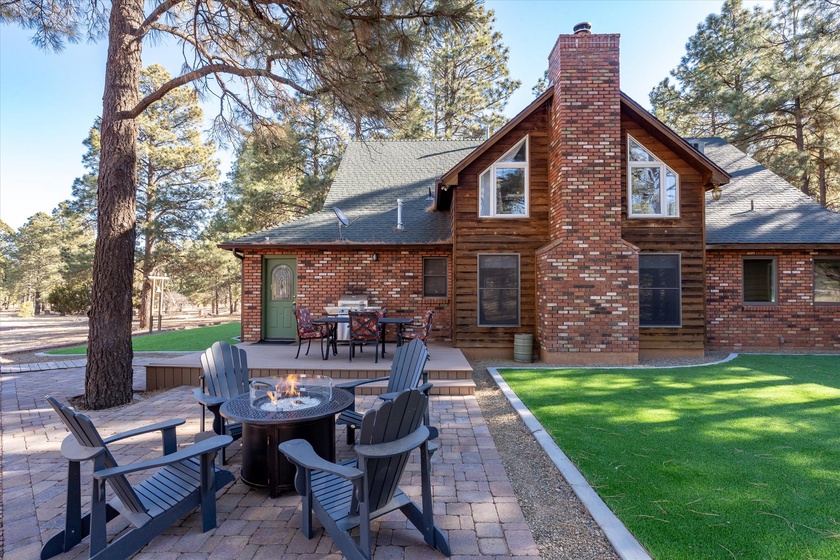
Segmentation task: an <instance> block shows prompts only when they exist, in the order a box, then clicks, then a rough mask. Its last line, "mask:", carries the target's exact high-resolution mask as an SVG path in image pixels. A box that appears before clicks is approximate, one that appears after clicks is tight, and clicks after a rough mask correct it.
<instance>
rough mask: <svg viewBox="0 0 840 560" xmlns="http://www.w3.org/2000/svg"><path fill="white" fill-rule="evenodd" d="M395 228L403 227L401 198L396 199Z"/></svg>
mask: <svg viewBox="0 0 840 560" xmlns="http://www.w3.org/2000/svg"><path fill="white" fill-rule="evenodd" d="M397 229H405V228H404V227H403V224H402V199H401V198H398V199H397Z"/></svg>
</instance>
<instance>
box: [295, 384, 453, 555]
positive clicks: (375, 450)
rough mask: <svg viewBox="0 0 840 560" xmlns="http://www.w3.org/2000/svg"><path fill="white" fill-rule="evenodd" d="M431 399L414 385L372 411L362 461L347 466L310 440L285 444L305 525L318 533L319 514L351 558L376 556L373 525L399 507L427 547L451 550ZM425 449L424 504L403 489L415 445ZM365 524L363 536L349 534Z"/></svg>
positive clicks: (359, 448) (362, 438) (359, 449)
mask: <svg viewBox="0 0 840 560" xmlns="http://www.w3.org/2000/svg"><path fill="white" fill-rule="evenodd" d="M428 403H429V397H428V396H426V395H425V394H423V393H422V392H420V391H418V390H417V389H412V390H408V391H403V392H402V393H400V394H399V395H397V397H396V398H395V399H394V400H393V401H388V402H385V403H383V405H382V406H381V407H379V408H378V409H376V410H369V411H367V412H366V413H365V416H364V420H363V421H362V427H361V430H360V434H359V443H358V445H356V447H355V451H356V458H355V459H350V460H349V461H344V462H342V463H341V464H336V463H332V462H330V461H327V460H325V459H322V458H321V457H320V456H319V455H318V454H317V453H315V451H314V450H313V449H312V446H311V445H310V444H309V442H307V441H306V440H302V439H294V440H291V441H287V442H285V443H281V444H280V451H281V452H282V453H284V454H285V455H286V457H288V459H289V461H291V462H292V463H294V464H295V465H296V466H297V473H296V475H295V489H296V490H297V491H298V493H299V494H300V495H301V496H302V499H301V501H302V504H303V515H302V529H303V533H304V535H306V537H307V538H312V534H313V533H312V512H313V510H314V511H315V514H316V515H317V516H318V519H319V520H320V522H321V524H322V525H323V526H324V529H325V530H326V531H327V533H328V534H329V535H330V536H331V537H332V539H333V540H334V541H335V543H336V545H337V546H338V548H339V550H341V553H342V554H344V556H345V557H346V558H347V559H348V560H370V558H371V557H372V546H371V545H372V541H371V536H372V535H371V527H370V522H371V520H372V519H375V518H377V517H379V516H381V515H384V514H386V513H389V512H391V511H394V510H397V509H399V510H400V511H401V512H402V513H403V514H404V515H405V516H406V517H407V518H408V520H409V521H410V522H411V524H412V525H414V526H415V527H416V528H417V530H419V531H420V533H421V534H422V535H423V539H424V540H425V541H426V544H427V545H428V546H430V547H431V548H434V549H437V550H439V551H440V552H442V553H443V554H445V555H446V556H449V555H450V550H449V542H448V541H447V538H446V535H444V533H443V531H441V530H440V529H439V528H438V527H437V526H436V525H435V524H434V516H433V513H432V484H431V464H430V461H431V455H432V453H434V451H435V445H434V444H433V443H430V442H429V441H428V440H429V436H430V431H429V428H428V427H427V426H425V425H424V417H425V415H426V409H427V407H428ZM417 448H419V449H420V480H421V495H422V509H421V508H420V507H418V506H417V505H416V504H415V503H414V502H412V501H411V499H409V497H408V496H407V495H406V494H405V493H404V492H403V491H402V490H401V489H400V488H399V486H398V484H399V481H400V477H401V476H402V474H403V472H404V471H405V467H406V465H407V464H408V458H409V455H410V454H411V452H412V451H413V450H415V449H417ZM356 527H358V528H359V538H358V541H357V540H356V539H355V538H353V537H352V536H351V535H350V531H351V530H353V529H355V528H356Z"/></svg>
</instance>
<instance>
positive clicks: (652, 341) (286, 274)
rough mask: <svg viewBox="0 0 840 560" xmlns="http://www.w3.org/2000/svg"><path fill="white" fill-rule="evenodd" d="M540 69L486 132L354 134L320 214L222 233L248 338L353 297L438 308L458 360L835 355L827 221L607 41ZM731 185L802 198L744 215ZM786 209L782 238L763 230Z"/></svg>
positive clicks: (556, 57)
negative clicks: (791, 226) (637, 91)
mask: <svg viewBox="0 0 840 560" xmlns="http://www.w3.org/2000/svg"><path fill="white" fill-rule="evenodd" d="M549 76H550V81H551V85H550V87H549V89H548V90H547V91H546V92H545V93H543V94H542V95H541V96H539V97H538V98H537V99H536V100H535V101H534V102H533V103H531V105H529V106H528V107H526V108H525V109H524V110H523V111H522V112H520V113H519V114H518V115H517V116H516V117H514V118H513V119H512V120H511V121H509V122H508V123H507V124H506V125H505V126H504V127H503V128H501V129H500V130H499V131H497V132H496V133H495V134H493V136H492V137H490V138H489V139H487V140H486V141H484V142H477V141H377V142H367V143H362V142H353V143H351V144H350V145H349V146H348V147H347V150H346V152H345V155H344V157H343V160H342V162H341V165H340V167H339V170H338V172H337V174H336V178H335V181H334V183H333V185H332V188H331V190H330V193H329V195H328V197H327V200H326V203H325V206H324V210H322V211H320V212H318V213H315V214H313V215H310V216H306V217H305V218H302V219H299V220H296V221H293V222H290V223H287V224H283V225H281V226H279V227H277V228H273V229H270V230H267V231H261V232H257V233H254V234H251V235H247V236H245V237H242V238H239V239H234V240H231V241H228V242H226V243H224V244H222V245H220V247H222V248H225V249H229V250H232V251H234V253H235V254H236V255H237V256H239V257H240V258H241V259H242V261H243V308H242V309H243V311H242V328H243V341H245V342H253V341H258V340H264V339H292V338H294V336H295V323H294V318H293V316H292V313H291V309H292V307H293V306H294V305H301V306H306V307H309V308H310V309H311V310H313V311H314V312H316V313H317V312H319V311H321V310H322V309H323V308H324V307H327V306H334V305H335V304H336V302H337V301H338V300H339V299H340V298H341V297H342V295H343V294H357V295H360V296H363V297H364V298H365V299H366V300H367V301H368V302H369V304H370V305H377V306H382V307H386V308H387V309H388V311H389V313H394V314H399V315H406V314H408V315H412V316H415V317H417V319H418V320H419V319H420V318H421V317H422V316H423V314H424V312H425V311H426V310H427V309H434V310H435V311H436V314H435V325H434V330H433V333H432V338H433V339H436V340H445V341H451V343H452V344H453V345H454V346H455V347H458V348H460V349H461V350H462V351H463V352H464V353H465V354H466V355H468V356H470V357H509V356H510V355H511V353H512V350H513V345H514V335H515V334H517V333H530V334H533V335H534V337H535V341H536V344H537V346H538V350H539V356H540V359H541V360H542V361H544V362H546V363H570V364H571V363H574V364H587V363H612V364H634V363H637V361H638V359H639V357H640V356H644V355H680V356H691V355H702V354H703V352H704V351H705V349H706V348H707V347H710V346H713V347H729V348H747V347H750V348H752V347H763V348H768V347H773V348H776V347H778V346H779V344H780V342H779V340H780V339H782V340H786V342H782V343H781V344H788V345H791V344H792V345H795V346H804V347H819V348H824V349H833V350H840V215H838V214H835V213H832V212H829V211H827V210H824V209H822V208H820V207H819V205H817V204H816V203H813V202H811V201H807V200H805V199H804V198H806V197H804V195H796V194H795V193H796V192H798V191H796V189H794V188H793V187H792V186H790V185H789V184H787V183H785V182H784V181H782V180H781V179H779V178H778V177H777V176H775V175H774V174H772V173H771V172H769V171H768V170H766V169H764V168H763V167H761V166H760V165H758V164H757V163H755V162H754V161H753V160H751V159H750V158H748V157H747V156H746V155H745V154H743V153H742V152H740V151H739V150H737V149H736V148H734V147H733V146H731V145H729V144H727V143H726V142H724V141H722V140H719V139H708V140H686V139H683V138H681V137H680V136H678V135H677V134H676V133H674V131H672V130H671V129H669V128H668V127H667V126H665V125H664V124H662V123H661V122H659V121H658V120H657V119H656V118H655V117H653V116H652V115H651V114H650V113H648V112H647V111H646V110H645V109H644V108H642V107H641V106H640V105H639V104H637V103H636V102H634V101H633V100H632V99H630V98H629V97H627V96H626V95H624V94H623V93H622V92H621V91H620V89H619V36H618V35H614V34H606V35H598V34H591V33H590V32H589V28H588V25H581V26H578V27H576V29H575V33H574V34H571V35H561V36H560V37H559V38H558V40H557V43H556V45H555V47H554V49H553V50H552V52H551V54H550V56H549ZM750 162H752V163H750ZM779 182H781V183H779ZM721 185H726V187H725V188H724V189H723V192H724V193H725V194H724V195H723V197H721V198H720V200H716V199H717V195H719V194H720V193H721V189H720V187H721ZM739 190H743V192H747V193H748V197H747V198H748V199H750V200H753V206H755V204H756V203H758V205H759V207H762V204H763V205H764V206H763V207H764V208H768V207H769V206H770V205H773V204H778V203H780V202H781V201H787V200H793V199H795V200H796V202H797V204H796V206H795V208H794V211H793V215H788V214H787V212H788V210H789V209H790V208H788V207H776V208H774V209H773V212H772V215H766V214H762V216H759V215H758V213H756V214H755V215H753V216H747V217H746V218H744V217H743V216H740V215H736V214H737V212H735V211H734V210H736V209H739V208H740V206H738V205H742V204H743V203H744V197H742V196H741V195H739V192H738V191H739ZM777 191H778V193H777ZM791 191H792V192H791ZM763 193H764V194H767V193H769V194H770V195H772V196H768V197H767V198H762V195H763ZM779 193H781V194H779ZM785 197H787V198H785ZM333 208H338V209H340V210H341V212H339V213H338V214H337V213H336V212H335V211H334V210H333ZM707 212H708V215H707ZM338 216H341V217H342V218H343V217H345V216H346V218H347V220H346V222H347V224H346V225H345V224H344V223H341V222H340V221H339V220H338ZM815 216H816V217H817V219H814V217H815ZM787 219H789V220H790V221H794V220H796V221H798V222H799V226H798V229H797V230H796V234H795V235H787V236H785V235H784V234H782V235H781V236H773V235H770V234H769V233H768V228H769V229H773V228H776V227H778V226H780V225H782V224H783V223H785V220H787ZM815 224H816V225H815ZM710 232H712V233H711V234H710ZM788 233H789V232H788ZM739 237H743V239H742V240H740V239H739ZM768 282H772V283H773V287H772V289H771V288H769V287H768V284H767V283H768ZM281 284H282V285H283V286H284V287H285V288H284V289H283V290H279V289H277V287H276V286H277V285H281ZM289 286H291V288H289ZM794 287H795V289H796V295H792V292H791V293H789V290H788V288H794ZM809 290H810V291H809ZM771 292H772V293H771ZM815 294H816V295H815ZM750 298H753V299H757V300H760V301H752V300H751V299H750ZM790 298H793V299H794V300H795V303H793V304H791V307H788V303H789V302H788V300H789V299H790ZM765 300H766V301H765ZM783 331H784V332H783ZM740 333H743V336H741V334H740Z"/></svg>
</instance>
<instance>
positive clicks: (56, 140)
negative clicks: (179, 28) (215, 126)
mask: <svg viewBox="0 0 840 560" xmlns="http://www.w3.org/2000/svg"><path fill="white" fill-rule="evenodd" d="M755 3H756V2H749V3H748V4H750V5H751V4H755ZM759 3H761V4H763V5H765V6H768V7H769V5H770V1H769V0H767V1H766V2H759ZM485 4H486V6H487V7H488V8H490V9H492V10H494V11H495V12H496V29H498V30H499V31H501V33H502V35H503V38H504V42H505V44H506V45H507V46H508V47H509V48H510V62H509V67H510V70H511V74H512V76H513V78H515V79H518V80H521V81H522V87H521V88H520V89H519V90H518V91H517V92H516V93H515V94H514V95H513V97H512V98H511V101H510V103H509V104H508V108H507V111H506V112H507V114H508V115H509V116H513V115H515V114H516V113H518V112H519V111H520V110H521V109H522V108H524V107H525V106H526V105H528V103H530V101H531V100H532V99H533V96H532V94H531V87H532V86H533V85H534V84H536V82H537V80H538V79H539V78H540V76H542V74H543V72H544V71H545V68H546V66H547V57H548V53H549V52H550V51H551V48H552V47H553V46H554V42H555V41H556V39H557V35H559V34H561V33H571V32H572V27H573V26H574V25H575V24H576V23H579V22H582V21H588V22H590V23H591V24H592V31H593V33H619V34H620V35H621V88H622V90H623V91H624V92H625V93H627V94H628V95H629V96H630V97H632V98H633V99H635V100H636V101H637V102H639V103H641V104H642V105H643V106H645V107H648V106H649V102H648V93H649V92H650V90H651V89H652V88H653V87H654V86H656V84H658V83H659V82H660V81H661V80H662V79H663V78H665V77H666V76H667V75H668V72H669V71H670V70H671V69H672V68H674V67H675V66H676V65H677V64H678V63H679V60H680V58H681V57H682V55H683V54H684V52H685V43H686V41H687V40H688V38H689V37H690V36H691V35H692V34H694V32H695V31H696V28H697V24H699V23H701V22H702V21H703V19H705V17H706V16H707V15H708V14H710V13H713V12H719V11H720V6H721V4H722V0H656V1H654V0H647V1H631V0H623V1H622V0H619V1H607V0H603V1H598V0H589V1H559V0H541V1H538V0H488V1H487V2H486V3H485ZM30 35H31V34H30V33H28V32H26V31H25V30H21V29H19V28H17V27H14V26H9V25H3V26H0V219H2V220H3V221H5V222H6V223H8V224H9V225H10V226H11V227H12V228H14V229H17V228H18V227H20V226H21V225H22V224H23V223H24V222H25V221H26V220H27V219H28V218H29V217H30V216H31V215H33V214H35V213H36V212H47V213H49V212H51V211H52V209H53V208H55V207H56V205H58V203H59V202H61V201H62V200H66V199H68V198H69V197H70V191H71V185H72V184H73V180H74V179H75V178H76V177H80V176H81V175H83V174H84V168H83V167H82V164H81V159H82V155H83V153H84V147H83V146H82V141H83V140H84V139H85V138H86V137H87V134H88V130H89V129H90V126H91V124H92V123H93V121H94V118H95V117H96V116H97V115H99V114H100V113H101V111H102V89H103V83H104V73H105V50H106V44H105V43H104V42H101V43H98V44H87V43H85V44H78V45H68V46H67V48H66V49H65V50H64V51H63V52H61V53H58V54H55V53H52V52H45V51H42V50H39V49H37V48H36V47H34V46H33V45H32V44H31V43H30V41H29V37H30ZM143 63H144V65H148V64H152V63H158V64H163V65H164V66H166V67H167V69H168V70H169V71H170V72H171V73H173V74H176V73H177V71H178V69H179V61H178V47H177V46H176V45H174V44H172V45H160V46H157V47H155V48H154V49H150V48H145V49H144V54H143ZM209 111H212V107H210V106H208V107H207V108H206V109H205V112H209ZM219 157H220V159H221V160H222V162H223V165H222V171H223V173H226V172H227V169H228V166H229V161H230V155H229V153H225V152H223V153H220V154H219Z"/></svg>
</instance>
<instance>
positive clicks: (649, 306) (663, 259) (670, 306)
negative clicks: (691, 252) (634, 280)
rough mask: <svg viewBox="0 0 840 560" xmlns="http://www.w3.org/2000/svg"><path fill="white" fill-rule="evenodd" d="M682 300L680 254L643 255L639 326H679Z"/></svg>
mask: <svg viewBox="0 0 840 560" xmlns="http://www.w3.org/2000/svg"><path fill="white" fill-rule="evenodd" d="M681 299H682V298H681V289H680V256H679V255H678V254H676V255H671V254H659V253H657V254H642V255H639V326H642V327H679V326H680V325H681V323H682V313H681V307H682V306H681V303H680V302H681Z"/></svg>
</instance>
